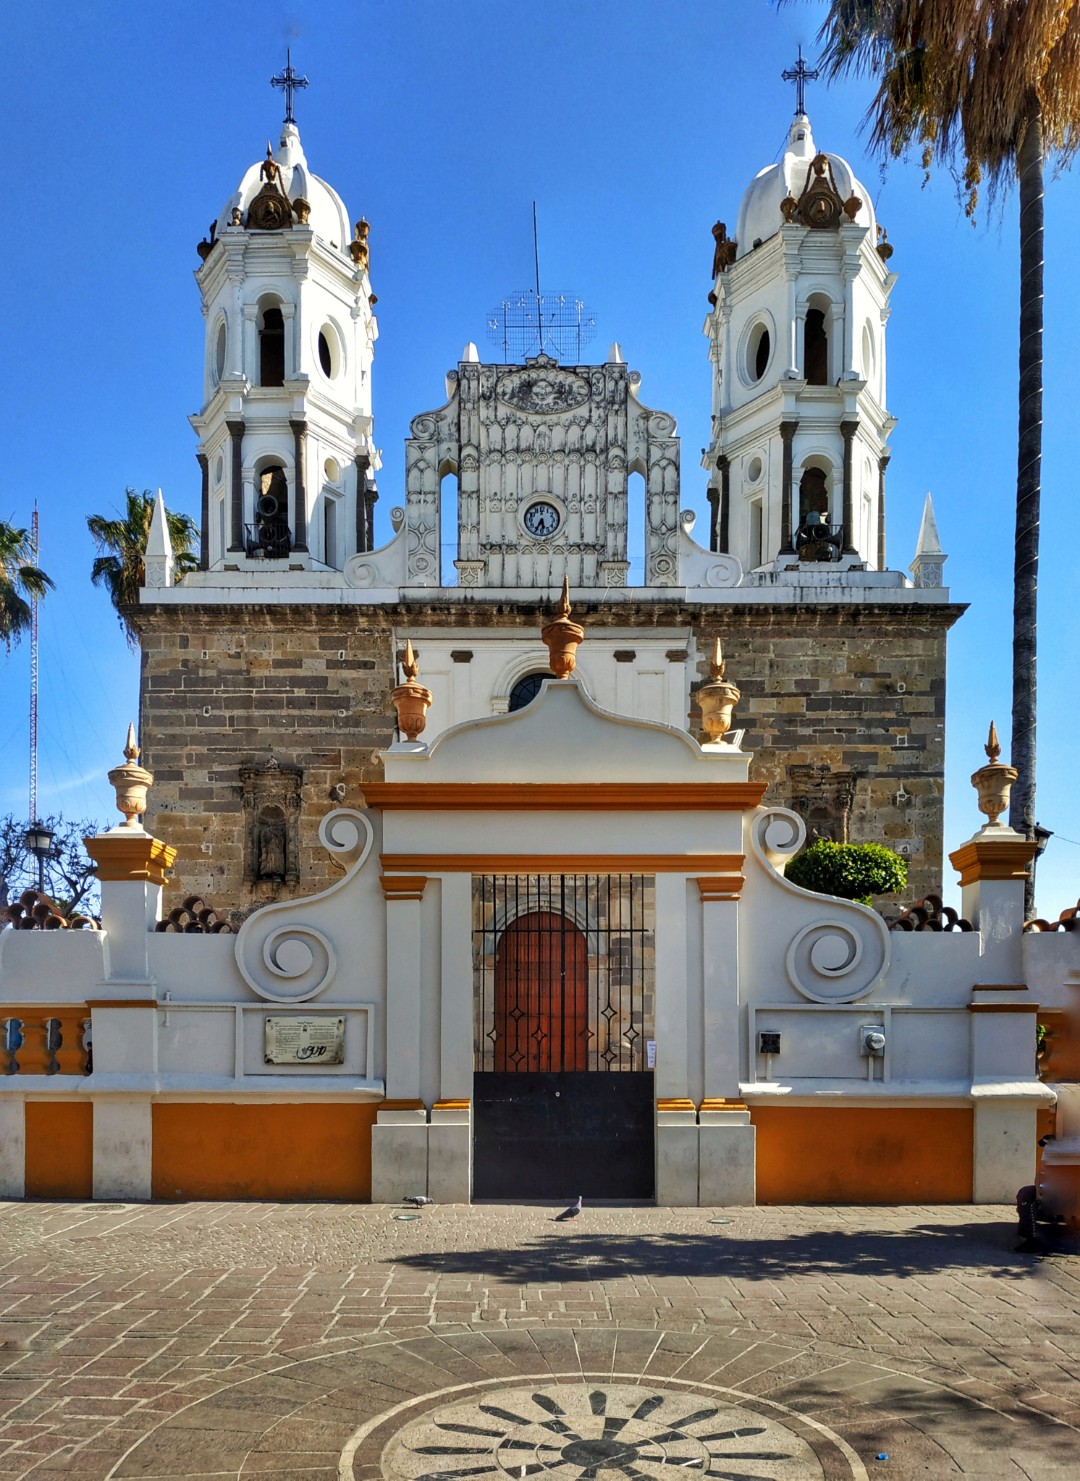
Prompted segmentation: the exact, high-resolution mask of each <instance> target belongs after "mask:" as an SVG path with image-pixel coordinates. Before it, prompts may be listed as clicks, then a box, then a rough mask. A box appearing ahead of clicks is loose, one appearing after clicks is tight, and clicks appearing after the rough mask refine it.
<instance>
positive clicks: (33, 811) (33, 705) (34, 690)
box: [30, 503, 39, 824]
mask: <svg viewBox="0 0 1080 1481" xmlns="http://www.w3.org/2000/svg"><path fill="white" fill-rule="evenodd" d="M38 534H39V531H38V510H37V504H36V503H35V504H34V513H33V515H32V517H31V520H30V564H31V565H34V566H36V565H37V563H38ZM37 794H38V599H37V596H36V594H32V595H31V597H30V822H31V824H34V823H36V822H37V815H38V796H37Z"/></svg>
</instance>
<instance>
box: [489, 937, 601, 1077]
mask: <svg viewBox="0 0 1080 1481" xmlns="http://www.w3.org/2000/svg"><path fill="white" fill-rule="evenodd" d="M588 1067H589V948H588V943H587V942H586V940H585V936H584V933H583V932H582V931H581V930H579V928H578V927H577V926H576V925H575V924H574V922H573V921H571V920H568V919H567V918H566V917H565V916H562V915H558V914H557V913H556V912H554V911H551V910H533V911H530V912H529V913H528V914H526V915H519V916H518V917H517V918H516V920H513V921H511V922H510V924H509V925H508V926H507V928H506V930H505V931H504V932H503V933H502V936H501V937H500V939H499V945H498V949H497V951H496V955H495V1069H496V1070H497V1071H499V1072H501V1073H503V1074H508V1073H518V1074H529V1073H535V1072H537V1071H545V1072H548V1073H561V1072H563V1071H566V1070H587V1069H588Z"/></svg>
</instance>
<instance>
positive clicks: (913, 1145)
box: [750, 1106, 975, 1204]
mask: <svg viewBox="0 0 1080 1481" xmlns="http://www.w3.org/2000/svg"><path fill="white" fill-rule="evenodd" d="M750 1119H751V1121H752V1122H753V1124H754V1125H755V1126H756V1127H757V1199H758V1203H855V1204H859V1203H881V1204H897V1203H970V1202H971V1196H972V1165H973V1137H974V1125H975V1123H974V1114H973V1112H972V1111H970V1110H968V1109H966V1108H964V1107H957V1108H955V1109H954V1108H952V1107H948V1108H943V1109H930V1108H926V1109H923V1108H911V1109H908V1108H906V1107H884V1106H883V1107H881V1108H878V1107H866V1106H850V1107H842V1106H837V1107H835V1108H832V1107H824V1106H821V1107H819V1106H785V1107H779V1106H759V1107H755V1108H754V1109H753V1110H752V1111H751V1114H750Z"/></svg>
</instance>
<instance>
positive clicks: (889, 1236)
mask: <svg viewBox="0 0 1080 1481" xmlns="http://www.w3.org/2000/svg"><path fill="white" fill-rule="evenodd" d="M400 1212H402V1211H401V1210H396V1209H394V1208H389V1207H383V1206H346V1205H326V1204H316V1205H296V1204H292V1205H269V1204H185V1205H152V1206H141V1205H130V1206H122V1205H121V1206H117V1205H113V1206H111V1207H110V1206H109V1205H99V1206H95V1205H92V1204H90V1205H85V1204H45V1203H21V1204H20V1203H8V1204H0V1478H9V1477H10V1478H15V1477H21V1476H29V1475H34V1476H39V1475H46V1474H48V1473H51V1472H57V1471H59V1472H63V1473H65V1474H68V1475H73V1476H78V1477H87V1478H92V1477H101V1478H104V1477H111V1476H116V1477H136V1476H147V1477H155V1478H157V1481H164V1478H166V1477H178V1476H185V1477H195V1476H199V1477H206V1476H233V1477H239V1476H245V1477H246V1476H250V1475H263V1474H273V1475H274V1476H276V1477H304V1478H308V1481H310V1478H316V1477H324V1478H331V1477H339V1476H340V1477H345V1476H355V1477H356V1478H357V1481H378V1478H379V1477H380V1476H381V1475H382V1470H381V1468H380V1463H379V1454H380V1453H381V1451H379V1450H378V1447H379V1446H383V1445H385V1444H386V1443H387V1440H388V1438H389V1436H390V1435H391V1433H392V1432H393V1431H394V1429H395V1427H397V1428H400V1425H399V1424H398V1421H397V1420H396V1419H393V1420H387V1419H385V1415H386V1411H388V1410H392V1409H393V1410H395V1411H397V1410H398V1409H399V1408H400V1409H401V1412H402V1413H403V1414H407V1415H411V1416H412V1417H413V1418H415V1416H416V1414H417V1413H418V1412H421V1411H423V1409H424V1408H425V1406H427V1407H428V1408H434V1407H436V1406H437V1404H445V1403H446V1399H445V1397H444V1398H438V1395H439V1394H445V1391H446V1390H448V1389H455V1388H458V1387H460V1386H462V1385H465V1386H470V1385H471V1386H472V1387H473V1388H474V1389H477V1390H478V1391H483V1390H484V1389H485V1388H487V1387H494V1388H498V1387H499V1385H500V1384H501V1385H503V1386H504V1387H510V1386H513V1387H520V1379H521V1377H522V1375H525V1376H528V1377H529V1378H531V1379H538V1378H539V1379H545V1380H547V1381H551V1382H554V1381H555V1380H556V1379H562V1380H563V1381H565V1380H566V1378H567V1377H569V1379H570V1381H571V1382H575V1381H576V1382H580V1381H582V1379H584V1380H585V1381H586V1382H587V1383H588V1382H591V1381H593V1380H596V1381H600V1382H602V1381H607V1382H609V1383H611V1382H616V1381H620V1382H623V1383H635V1384H643V1385H646V1386H647V1385H648V1384H650V1383H661V1382H662V1383H664V1384H668V1385H672V1384H674V1385H683V1386H686V1385H689V1386H692V1387H694V1388H695V1389H697V1390H701V1391H708V1390H710V1386H711V1388H712V1389H717V1390H723V1391H725V1393H726V1398H725V1401H724V1402H725V1403H726V1404H728V1405H729V1406H730V1405H735V1404H740V1405H743V1406H748V1407H749V1408H751V1409H754V1408H755V1406H756V1408H757V1411H758V1412H760V1413H762V1414H765V1413H771V1414H772V1415H774V1416H775V1415H783V1414H785V1413H788V1412H790V1413H791V1414H792V1415H793V1416H801V1418H798V1417H793V1418H792V1419H791V1422H790V1427H791V1428H792V1429H793V1431H795V1432H796V1433H798V1434H799V1435H801V1436H803V1437H811V1438H812V1437H813V1435H814V1434H815V1433H817V1434H819V1435H820V1436H825V1435H826V1432H828V1433H829V1434H831V1435H832V1436H834V1437H839V1438H838V1439H836V1440H835V1442H834V1441H833V1440H829V1439H828V1438H824V1439H821V1440H820V1443H819V1444H817V1450H818V1462H815V1468H814V1469H812V1470H807V1471H806V1472H805V1474H806V1475H808V1476H809V1475H822V1474H824V1475H827V1476H829V1477H833V1476H836V1477H838V1478H839V1477H842V1476H860V1475H862V1474H864V1472H863V1470H862V1469H861V1466H865V1468H866V1471H865V1473H866V1474H877V1473H879V1472H880V1473H881V1474H882V1475H889V1476H892V1477H893V1478H896V1477H904V1478H907V1477H939V1476H941V1477H945V1476H952V1475H961V1474H962V1475H969V1476H975V1477H987V1478H991V1477H992V1478H997V1477H1010V1478H1029V1481H1040V1478H1043V1477H1058V1478H1065V1477H1076V1476H1080V1434H1078V1430H1080V1261H1078V1260H1077V1257H1076V1255H1075V1254H1074V1253H1072V1252H1070V1251H1069V1250H1068V1249H1067V1248H1066V1247H1065V1246H1063V1245H1061V1244H1058V1245H1057V1246H1055V1247H1054V1248H1053V1249H1052V1250H1051V1252H1049V1253H1048V1254H1046V1255H1045V1256H1032V1255H1025V1254H1019V1253H1015V1252H1014V1246H1015V1243H1016V1235H1015V1221H1014V1218H1013V1216H1012V1212H1011V1210H1009V1209H1005V1208H989V1207H981V1208H966V1207H965V1208H942V1207H933V1208H906V1209H852V1208H836V1209H828V1208H815V1209H795V1208H757V1209H745V1210H741V1209H739V1210H706V1209H679V1210H671V1209H657V1208H615V1207H599V1208H592V1209H590V1208H588V1207H586V1209H585V1212H584V1213H583V1215H582V1217H581V1218H580V1219H578V1220H577V1221H575V1222H573V1223H569V1224H556V1223H553V1222H552V1215H553V1212H554V1210H552V1209H549V1208H541V1207H537V1206H526V1207H508V1206H501V1205H500V1206H487V1207H472V1208H464V1207H452V1208H451V1207H447V1208H432V1209H427V1210H425V1211H424V1212H423V1214H422V1215H421V1216H420V1217H419V1218H415V1219H401V1218H398V1217H396V1215H397V1214H399V1213H400ZM714 1219H724V1220H728V1221H729V1222H724V1223H714V1222H711V1220H714ZM776 1406H783V1408H777V1407H776ZM380 1416H384V1418H382V1419H380ZM404 1422H405V1420H404V1419H403V1420H402V1421H401V1423H404ZM380 1424H381V1425H382V1429H381V1430H380V1428H379V1426H380ZM365 1425H368V1426H369V1427H372V1428H371V1429H370V1434H368V1438H367V1439H366V1440H364V1442H363V1443H362V1444H360V1443H359V1442H358V1441H357V1440H356V1436H357V1434H358V1432H359V1431H360V1430H361V1427H363V1426H365ZM388 1426H389V1427H388ZM815 1426H816V1427H817V1428H816V1430H815ZM365 1433H368V1432H367V1431H365ZM350 1445H352V1447H353V1449H352V1450H351V1451H350V1450H349V1449H348V1447H349V1446H350ZM373 1446H374V1447H376V1448H375V1449H373V1448H372V1447H373ZM343 1452H345V1453H346V1454H347V1456H348V1457H351V1458H347V1459H346V1460H344V1461H343V1460H342V1455H343ZM881 1453H887V1454H888V1456H889V1460H888V1461H876V1460H875V1456H876V1455H878V1454H881ZM844 1455H847V1456H848V1459H844V1458H843V1457H844ZM819 1463H820V1464H819ZM438 1474H445V1473H443V1472H439V1473H438ZM617 1474H618V1473H616V1472H615V1471H607V1472H605V1471H604V1470H601V1471H600V1472H599V1473H598V1477H599V1481H615V1478H616V1476H617ZM708 1474H710V1475H712V1476H728V1475H730V1476H737V1475H746V1476H750V1475H753V1476H764V1475H768V1474H772V1472H771V1471H770V1470H769V1469H768V1468H766V1469H764V1470H762V1469H760V1468H758V1469H754V1467H753V1465H751V1466H750V1467H749V1469H748V1468H747V1467H746V1466H745V1465H744V1466H742V1468H741V1469H740V1467H739V1466H738V1465H736V1464H735V1463H734V1462H733V1463H732V1469H730V1470H728V1469H720V1470H717V1469H714V1470H712V1471H710V1472H709V1473H708ZM777 1474H783V1475H784V1476H785V1477H786V1476H787V1475H789V1474H791V1473H790V1472H789V1471H788V1470H783V1471H782V1472H781V1471H778V1472H777Z"/></svg>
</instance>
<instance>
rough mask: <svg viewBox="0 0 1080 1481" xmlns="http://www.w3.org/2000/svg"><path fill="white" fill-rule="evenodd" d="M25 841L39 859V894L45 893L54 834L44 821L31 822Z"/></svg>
mask: <svg viewBox="0 0 1080 1481" xmlns="http://www.w3.org/2000/svg"><path fill="white" fill-rule="evenodd" d="M23 841H24V843H25V844H26V847H27V848H28V849H29V850H30V852H31V853H32V854H33V855H34V857H35V858H36V859H37V878H38V894H39V895H43V894H44V893H45V860H46V859H47V858H48V857H49V855H50V854H51V853H52V845H53V834H52V830H51V829H50V828H46V826H45V824H44V823H31V824H30V826H29V828H27V830H26V836H25V838H24V840H23Z"/></svg>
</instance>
